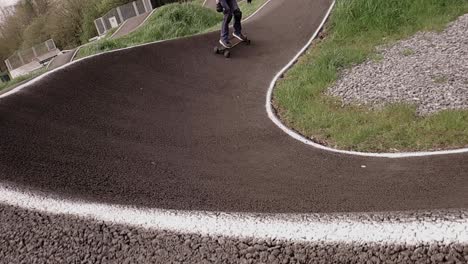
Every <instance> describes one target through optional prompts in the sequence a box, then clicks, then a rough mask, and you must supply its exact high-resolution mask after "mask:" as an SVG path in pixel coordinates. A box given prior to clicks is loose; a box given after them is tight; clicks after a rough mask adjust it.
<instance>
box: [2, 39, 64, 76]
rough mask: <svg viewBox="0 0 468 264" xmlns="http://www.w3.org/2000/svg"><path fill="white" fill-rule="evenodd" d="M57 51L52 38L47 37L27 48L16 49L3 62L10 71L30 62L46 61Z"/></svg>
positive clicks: (55, 54)
mask: <svg viewBox="0 0 468 264" xmlns="http://www.w3.org/2000/svg"><path fill="white" fill-rule="evenodd" d="M58 53H59V50H58V49H57V47H56V46H55V42H54V40H52V39H49V40H47V41H45V42H42V43H41V44H38V45H35V46H33V47H31V48H29V49H24V50H18V51H17V52H15V53H14V54H13V55H11V56H10V57H9V58H8V59H6V60H5V64H6V66H7V68H8V70H9V71H10V72H11V71H13V70H14V69H17V68H20V67H22V66H24V65H26V64H29V63H31V62H39V63H41V62H43V61H47V60H49V59H51V58H53V57H55V56H57V54H58Z"/></svg>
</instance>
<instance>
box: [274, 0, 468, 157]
mask: <svg viewBox="0 0 468 264" xmlns="http://www.w3.org/2000/svg"><path fill="white" fill-rule="evenodd" d="M334 5H335V1H333V3H332V4H331V6H330V8H329V9H328V11H327V14H326V15H325V17H324V19H323V20H322V23H321V24H320V26H319V27H318V28H317V30H316V31H315V33H314V34H313V35H312V37H311V38H310V40H309V41H308V42H307V44H306V45H305V46H304V47H303V48H302V49H301V50H300V51H299V53H297V55H296V56H295V57H294V58H293V59H292V60H291V61H290V62H289V63H288V64H287V65H286V66H285V67H284V68H283V69H281V70H280V71H279V72H278V73H277V74H276V76H275V78H273V80H272V82H271V83H270V87H269V88H268V92H267V96H266V104H265V107H266V111H267V113H268V117H269V118H270V119H271V121H273V123H275V125H276V126H278V127H279V128H280V129H281V130H283V131H284V132H285V133H286V134H288V135H289V136H291V137H292V138H294V139H296V140H298V141H301V142H302V143H304V144H306V145H310V146H312V147H315V148H318V149H322V150H325V151H330V152H335V153H341V154H348V155H356V156H366V157H380V158H408V157H422V156H435V155H447V154H460V153H468V148H460V149H453V150H443V151H421V152H399V153H371V152H358V151H347V150H340V149H335V148H330V147H327V146H324V145H321V144H318V143H315V142H314V141H312V140H310V139H308V138H306V137H304V136H302V135H301V134H299V133H297V132H296V131H294V130H292V129H290V128H289V127H287V126H286V125H285V124H283V122H281V120H280V119H279V118H278V117H277V116H276V114H275V112H274V109H273V105H272V100H273V91H274V89H275V86H276V82H277V81H278V79H279V78H280V77H281V76H282V75H283V74H284V73H285V72H286V71H287V70H289V69H290V68H291V67H292V66H293V65H294V64H295V63H296V62H297V60H298V59H299V57H300V56H302V54H304V53H305V52H306V51H307V49H308V48H309V47H310V45H312V41H313V40H314V39H315V38H316V37H317V35H318V33H319V32H320V30H321V29H322V28H323V26H324V24H325V22H326V21H327V19H328V17H329V15H330V12H331V11H332V9H333V7H334Z"/></svg>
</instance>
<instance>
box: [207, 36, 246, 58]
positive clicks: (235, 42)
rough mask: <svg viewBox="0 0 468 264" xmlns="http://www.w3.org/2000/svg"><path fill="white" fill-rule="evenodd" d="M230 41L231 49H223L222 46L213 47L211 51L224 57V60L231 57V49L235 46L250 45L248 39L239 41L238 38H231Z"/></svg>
mask: <svg viewBox="0 0 468 264" xmlns="http://www.w3.org/2000/svg"><path fill="white" fill-rule="evenodd" d="M229 40H230V41H231V47H230V48H225V47H223V46H215V47H214V49H213V51H214V53H215V54H222V55H224V57H225V58H229V57H231V51H230V50H231V49H232V48H234V47H235V46H237V45H239V44H241V43H245V44H246V45H250V39H247V40H240V39H238V38H235V37H231V38H230V39H229Z"/></svg>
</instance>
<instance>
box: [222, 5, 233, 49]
mask: <svg viewBox="0 0 468 264" xmlns="http://www.w3.org/2000/svg"><path fill="white" fill-rule="evenodd" d="M229 2H231V0H219V3H220V4H221V5H222V6H223V9H224V11H223V12H224V19H223V24H222V26H221V40H222V41H224V42H225V43H229V23H231V20H232V9H231V6H230V5H229Z"/></svg>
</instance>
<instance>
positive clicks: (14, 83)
mask: <svg viewBox="0 0 468 264" xmlns="http://www.w3.org/2000/svg"><path fill="white" fill-rule="evenodd" d="M46 71H47V70H46V68H45V67H44V68H41V69H38V70H35V71H33V72H31V73H29V74H26V75H23V76H19V77H16V78H14V79H12V80H10V81H9V82H6V83H0V91H2V90H5V89H8V88H13V87H15V86H17V85H19V84H21V83H23V82H26V81H29V80H31V79H34V78H36V77H37V76H39V75H41V74H43V73H45V72H46Z"/></svg>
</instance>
